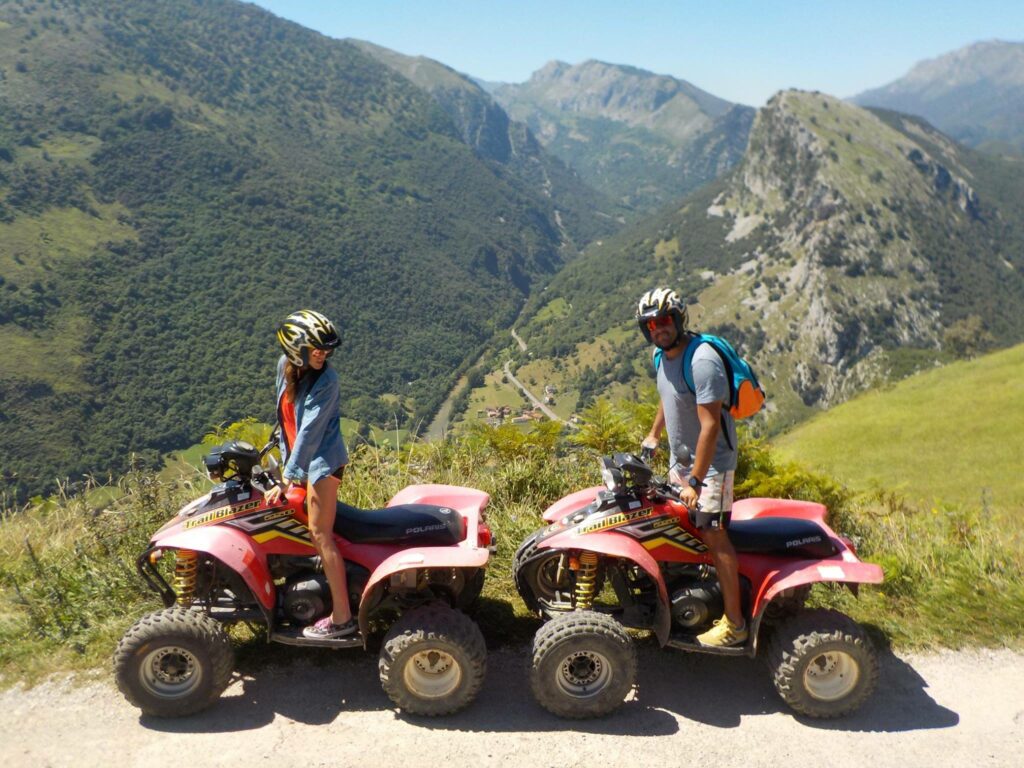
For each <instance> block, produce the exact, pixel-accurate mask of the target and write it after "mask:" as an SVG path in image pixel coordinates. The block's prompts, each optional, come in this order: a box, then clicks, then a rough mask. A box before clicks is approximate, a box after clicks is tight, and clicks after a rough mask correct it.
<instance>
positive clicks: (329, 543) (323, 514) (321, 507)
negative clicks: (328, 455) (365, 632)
mask: <svg viewBox="0 0 1024 768" xmlns="http://www.w3.org/2000/svg"><path fill="white" fill-rule="evenodd" d="M340 484H341V480H339V479H338V478H337V477H335V476H333V475H330V476H328V477H325V478H322V479H320V480H318V481H317V482H316V483H315V484H310V485H308V486H307V490H306V503H307V505H308V509H309V531H310V533H311V534H312V536H313V546H314V547H316V551H317V552H319V553H320V559H321V560H322V561H323V564H324V573H325V574H326V575H327V583H328V584H329V585H330V586H331V602H332V603H333V604H334V610H333V611H332V612H331V621H332V622H333V623H335V624H345V623H346V622H348V621H349V620H350V619H351V618H352V611H351V609H350V608H349V604H348V582H347V581H346V579H345V560H344V559H343V558H342V556H341V553H340V552H339V551H338V545H337V544H335V543H334V514H335V510H336V508H337V507H336V504H337V501H338V486H339V485H340Z"/></svg>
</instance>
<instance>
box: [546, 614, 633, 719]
mask: <svg viewBox="0 0 1024 768" xmlns="http://www.w3.org/2000/svg"><path fill="white" fill-rule="evenodd" d="M532 650H533V653H532V663H531V667H530V690H531V691H532V692H533V696H534V698H535V699H536V700H537V703H538V704H540V705H541V706H542V707H544V709H546V710H547V711H548V712H551V713H552V714H554V715H558V716H559V717H565V718H571V719H582V718H587V717H601V716H602V715H607V714H608V713H610V712H612V711H614V710H615V709H617V708H618V707H619V706H620V705H621V704H622V701H623V699H625V698H626V695H627V694H628V693H629V692H630V691H631V690H633V684H634V683H635V682H636V668H637V661H636V648H635V646H634V645H633V640H632V638H630V636H629V634H628V633H627V632H626V630H625V629H624V628H623V627H622V625H621V624H619V623H618V622H617V621H615V619H613V618H612V617H611V616H608V615H606V614H603V613H597V612H595V611H573V612H572V613H565V614H561V615H559V616H556V617H555V618H553V619H551V621H549V622H548V623H547V624H545V625H544V626H542V627H541V628H540V629H539V630H537V634H536V635H535V636H534V638H533V649H532Z"/></svg>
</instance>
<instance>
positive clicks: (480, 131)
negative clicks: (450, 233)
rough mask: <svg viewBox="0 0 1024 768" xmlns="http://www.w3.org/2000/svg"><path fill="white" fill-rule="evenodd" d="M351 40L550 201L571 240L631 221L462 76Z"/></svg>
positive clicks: (438, 65) (436, 63) (469, 139)
mask: <svg viewBox="0 0 1024 768" xmlns="http://www.w3.org/2000/svg"><path fill="white" fill-rule="evenodd" d="M352 42H353V43H354V44H355V45H357V46H359V48H360V49H361V50H363V51H365V52H366V53H368V54H370V55H371V56H373V57H374V58H375V59H377V60H378V61H380V62H382V63H383V64H386V65H387V66H389V67H391V68H392V69H393V70H395V71H396V72H398V73H399V74H401V75H402V76H404V77H406V78H408V79H409V80H410V81H411V82H412V83H414V84H415V85H417V86H419V87H420V88H422V89H423V90H425V91H426V92H427V93H429V94H430V95H431V96H432V97H433V98H434V100H435V101H437V103H438V104H439V105H440V106H441V108H442V109H443V110H444V111H445V112H446V113H447V114H448V116H449V117H450V118H451V120H452V123H453V124H454V125H455V128H456V130H457V131H458V132H459V135H460V136H462V140H463V141H465V142H466V144H468V145H469V146H471V147H473V148H474V149H475V150H476V152H477V153H478V154H479V155H481V156H482V157H484V158H486V159H488V160H492V161H494V162H495V163H497V164H498V165H499V166H500V167H502V168H504V169H507V172H508V173H509V174H511V175H513V176H514V177H515V178H517V179H521V180H523V181H524V182H526V183H527V184H528V185H530V186H531V187H532V188H533V189H535V190H537V191H539V192H540V193H541V194H542V195H544V196H545V197H548V198H550V199H551V200H552V201H553V203H554V205H555V206H556V208H557V210H558V217H557V220H558V223H559V226H564V229H565V236H566V238H567V239H569V240H570V241H575V240H578V239H580V237H583V238H584V239H585V240H589V239H593V237H594V236H605V235H609V234H611V233H612V232H615V231H616V230H618V229H619V228H620V226H621V223H622V221H624V219H625V218H626V217H630V218H632V217H635V215H636V212H635V211H634V210H632V209H631V208H629V207H628V206H625V205H622V204H616V203H615V202H613V201H612V200H611V199H610V198H609V197H607V196H606V195H604V194H602V193H601V192H598V191H597V190H596V189H594V188H593V187H591V186H589V185H588V184H586V183H585V182H584V181H583V180H582V179H581V178H580V176H579V174H578V173H577V172H576V170H575V169H573V168H570V167H569V166H567V165H566V164H565V163H564V162H562V161H561V160H559V159H558V158H557V157H556V156H555V155H554V154H552V153H551V152H549V151H547V150H546V149H544V147H542V146H541V144H540V142H539V141H537V138H536V137H535V136H534V135H533V132H532V131H531V130H530V129H529V128H528V127H527V126H526V124H525V123H521V122H518V121H516V120H512V119H511V118H509V116H508V114H507V113H506V112H505V110H504V109H502V108H501V106H500V105H499V104H498V103H497V102H496V101H495V100H494V99H493V98H492V97H491V95H490V94H488V93H487V92H486V91H485V90H484V89H483V88H481V87H480V86H479V85H478V84H477V83H476V82H474V81H473V80H472V79H470V78H469V77H467V76H466V75H463V74H461V73H459V72H456V71H455V70H454V69H451V68H450V67H447V66H445V65H444V64H442V63H441V62H439V61H434V60H433V59H428V58H426V57H424V56H405V55H403V54H401V53H398V52H397V51H392V50H389V49H387V48H383V47H381V46H379V45H374V44H373V43H369V42H366V41H364V40H353V41H352Z"/></svg>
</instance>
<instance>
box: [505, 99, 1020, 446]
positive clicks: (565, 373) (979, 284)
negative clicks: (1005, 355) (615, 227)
mask: <svg viewBox="0 0 1024 768" xmlns="http://www.w3.org/2000/svg"><path fill="white" fill-rule="evenodd" d="M1022 170H1024V165H1022V164H1021V163H1020V162H1017V161H1015V160H1003V159H999V158H995V157H991V156H988V155H983V154H979V153H977V152H974V151H971V150H969V149H966V148H964V147H962V146H959V145H956V144H955V143H954V142H952V141H950V140H949V139H948V138H947V137H945V136H944V135H942V134H941V133H939V132H938V131H936V130H935V129H934V128H932V127H930V126H929V125H928V124H927V123H925V122H924V121H922V120H920V119H918V118H910V117H907V116H903V115H898V114H896V113H891V112H872V111H868V110H863V109H860V108H858V107H854V106H852V105H849V104H846V103H844V102H842V101H840V100H838V99H835V98H832V97H829V96H825V95H823V94H817V93H805V92H793V91H789V92H783V93H780V94H777V95H776V96H775V97H773V98H772V99H771V100H770V101H769V103H768V105H767V106H766V107H765V108H764V109H762V110H760V112H759V113H758V116H757V118H756V119H755V122H754V127H753V129H752V131H751V137H750V143H749V146H748V148H747V152H746V155H745V157H744V159H743V161H742V162H741V163H740V165H739V166H737V168H736V169H735V170H734V171H733V172H732V173H731V174H730V175H729V176H728V177H727V178H726V179H723V180H721V181H719V182H716V183H715V184H713V185H711V186H709V187H706V188H704V189H703V190H701V191H699V192H697V193H695V194H693V195H692V196H690V197H688V198H687V199H686V200H684V201H683V202H682V204H680V205H678V206H673V207H671V208H668V209H666V210H665V211H663V212H662V213H661V214H659V215H657V216H655V217H652V218H650V219H648V220H645V221H643V222H640V223H638V224H636V225H635V226H632V227H630V228H629V229H627V230H624V231H623V232H622V233H620V234H618V235H616V236H615V237H613V238H609V239H608V240H605V241H604V242H603V243H602V244H595V245H593V246H592V247H591V248H590V249H589V250H588V251H587V252H586V254H585V255H584V256H583V257H581V258H580V259H577V260H576V261H574V262H573V263H572V264H570V265H568V266H567V267H566V268H565V269H564V270H562V272H561V273H560V274H559V275H558V276H557V278H556V279H555V280H554V281H552V283H551V284H550V285H549V286H548V289H547V290H546V291H545V292H544V293H543V294H542V295H538V296H536V297H534V299H533V300H532V301H531V304H530V306H529V307H528V309H527V311H526V312H524V316H523V317H524V322H523V323H522V324H521V326H520V327H519V334H520V335H521V336H522V337H523V338H524V339H525V340H526V341H527V343H528V345H529V355H530V357H527V356H525V355H521V354H519V353H515V354H516V355H517V356H518V357H519V359H520V362H521V363H522V365H521V366H520V369H519V370H518V371H517V376H518V377H519V378H520V380H526V381H529V380H531V379H532V380H533V381H535V382H536V386H537V387H538V388H540V387H542V386H544V385H547V384H551V385H553V386H554V387H555V388H556V389H557V390H558V391H559V392H560V393H561V394H560V401H561V403H562V404H564V403H566V402H567V401H568V402H571V403H577V402H578V403H579V404H583V403H585V402H587V401H588V400H589V398H590V397H592V396H594V395H595V394H607V393H609V392H619V391H620V390H622V389H635V388H636V386H637V384H638V383H640V382H643V381H646V380H648V379H647V377H648V376H649V375H650V374H649V370H650V366H649V365H648V363H649V357H647V356H646V355H645V354H644V353H643V352H642V351H641V347H642V339H641V337H640V334H639V332H638V331H636V328H635V324H634V323H633V321H632V316H633V312H634V308H635V302H636V300H637V298H638V297H639V296H640V294H641V293H642V292H643V291H644V290H647V289H649V288H650V287H653V286H654V285H659V284H662V285H671V286H674V287H676V288H677V289H679V290H680V291H681V292H682V295H683V296H685V297H686V301H687V302H689V303H691V304H692V306H691V309H690V311H691V316H692V317H693V318H694V323H695V325H696V326H697V327H698V328H700V329H702V330H707V331H711V332H718V333H720V334H721V335H724V336H725V337H727V338H729V339H731V340H732V341H734V342H735V343H736V344H737V345H738V346H739V349H740V351H741V352H742V353H743V354H744V355H746V356H748V357H749V358H750V359H751V360H753V362H754V364H755V367H756V368H757V370H758V371H759V372H760V373H761V378H762V381H763V382H764V383H765V385H766V388H767V390H768V394H769V409H768V411H767V413H766V418H767V419H768V422H769V423H770V424H771V428H772V429H776V430H777V429H782V428H784V427H785V426H786V425H787V424H791V423H794V422H795V421H798V420H800V419H802V418H804V417H805V416H807V415H809V414H810V413H812V412H813V411H814V410H815V409H820V408H827V407H829V406H831V405H835V404H837V403H839V402H842V401H844V400H846V399H848V398H849V397H850V396H851V395H853V394H854V393H856V392H859V391H862V390H863V389H865V388H868V387H871V386H874V385H877V384H880V383H884V382H886V381H888V380H891V379H894V378H900V377H901V376H904V375H906V374H907V373H909V372H911V371H913V370H916V369H919V368H922V367H927V366H930V365H932V364H934V363H938V362H945V361H949V360H952V359H955V358H956V357H958V356H962V355H964V354H972V353H974V352H977V351H979V350H983V349H986V348H991V347H994V346H1004V345H1008V344H1011V343H1014V342H1018V341H1020V340H1021V339H1024V313H1021V312H1018V311H1016V310H1015V309H1014V308H1016V307H1019V306H1021V304H1022V302H1024V275H1022V270H1024V260H1022V258H1024V257H1022V254H1024V206H1022V200H1024V173H1022ZM595 340H596V341H595ZM565 407H566V408H567V409H569V410H567V411H566V412H565V413H563V414H562V415H563V416H564V415H568V413H570V412H571V406H565ZM760 418H761V417H759V419H760Z"/></svg>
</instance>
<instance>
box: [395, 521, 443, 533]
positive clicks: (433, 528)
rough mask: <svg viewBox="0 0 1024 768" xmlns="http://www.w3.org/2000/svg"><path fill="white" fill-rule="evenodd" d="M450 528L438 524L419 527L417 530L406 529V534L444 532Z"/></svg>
mask: <svg viewBox="0 0 1024 768" xmlns="http://www.w3.org/2000/svg"><path fill="white" fill-rule="evenodd" d="M447 527H448V526H447V525H445V524H444V523H437V524H436V525H417V526H416V527H415V528H406V529H405V532H406V534H410V533H426V532H427V531H443V530H444V529H445V528H447Z"/></svg>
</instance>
